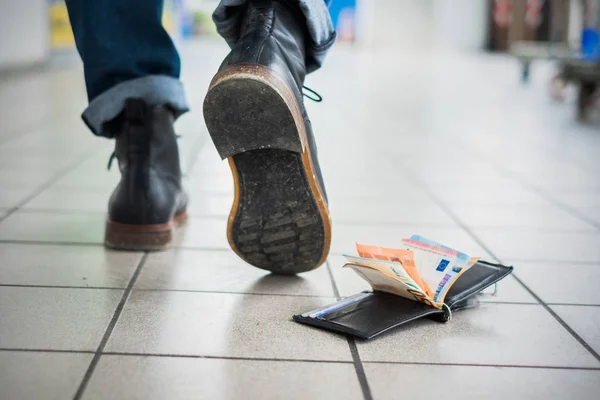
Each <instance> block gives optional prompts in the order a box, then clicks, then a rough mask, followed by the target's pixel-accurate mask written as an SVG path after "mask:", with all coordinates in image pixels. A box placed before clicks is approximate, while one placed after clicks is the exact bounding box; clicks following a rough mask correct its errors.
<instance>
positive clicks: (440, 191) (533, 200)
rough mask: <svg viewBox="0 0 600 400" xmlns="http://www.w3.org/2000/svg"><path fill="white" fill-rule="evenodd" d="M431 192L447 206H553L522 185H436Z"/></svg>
mask: <svg viewBox="0 0 600 400" xmlns="http://www.w3.org/2000/svg"><path fill="white" fill-rule="evenodd" d="M430 189H431V191H432V192H433V193H434V194H435V195H436V196H437V197H438V198H439V199H440V201H442V202H443V203H445V204H455V205H460V206H465V205H470V204H475V205H490V206H491V205H501V206H520V205H530V204H531V205H548V204H551V203H550V202H549V201H548V200H546V199H544V198H543V197H542V196H540V195H539V194H537V193H535V192H534V191H532V190H528V189H525V188H523V187H521V186H520V185H517V184H514V185H510V186H509V188H504V187H494V186H483V187H482V186H479V187H477V186H467V185H464V186H463V185H461V186H458V187H457V186H456V185H450V184H448V185H436V186H431V187H430Z"/></svg>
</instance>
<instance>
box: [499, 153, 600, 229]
mask: <svg viewBox="0 0 600 400" xmlns="http://www.w3.org/2000/svg"><path fill="white" fill-rule="evenodd" d="M490 163H491V165H493V166H494V167H495V168H496V169H498V170H499V171H501V173H503V174H504V175H505V176H506V177H508V178H510V179H512V180H514V181H515V182H517V183H518V184H520V185H521V186H524V187H526V188H528V189H529V190H531V191H532V192H534V193H536V194H537V195H539V196H540V197H541V198H543V199H545V200H547V201H548V202H550V203H551V204H553V205H555V206H556V207H558V208H560V209H562V210H563V211H566V212H567V213H569V214H570V215H571V216H573V217H575V218H577V219H578V220H580V221H582V222H585V223H586V224H588V225H591V226H592V227H594V228H596V230H600V224H599V223H598V222H596V221H594V220H593V219H592V218H589V217H588V216H587V215H585V214H583V213H581V212H579V210H577V208H575V207H573V206H571V205H569V204H567V203H563V202H562V201H560V200H559V199H557V198H556V197H554V196H552V195H551V194H549V193H548V192H547V191H545V190H544V189H543V188H540V187H539V186H536V185H534V184H532V183H530V182H528V181H521V180H520V179H519V178H517V177H516V175H515V173H514V172H512V171H510V170H507V169H505V168H504V167H502V166H501V165H499V164H497V163H496V162H493V161H490Z"/></svg>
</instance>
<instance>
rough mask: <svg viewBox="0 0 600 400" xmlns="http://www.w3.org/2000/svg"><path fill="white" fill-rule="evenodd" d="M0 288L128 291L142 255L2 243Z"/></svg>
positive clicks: (86, 248) (99, 247)
mask: <svg viewBox="0 0 600 400" xmlns="http://www.w3.org/2000/svg"><path fill="white" fill-rule="evenodd" d="M0 254H1V255H2V263H0V284H2V285H42V286H81V287H113V288H123V289H124V288H126V287H127V284H128V283H129V279H130V278H131V275H132V274H133V271H134V270H135V268H136V267H137V265H138V263H139V262H140V259H141V257H142V254H141V253H135V252H117V251H109V250H106V249H104V248H103V247H102V246H55V245H33V244H14V243H0Z"/></svg>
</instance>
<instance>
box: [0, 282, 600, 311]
mask: <svg viewBox="0 0 600 400" xmlns="http://www.w3.org/2000/svg"><path fill="white" fill-rule="evenodd" d="M0 287H14V288H41V289H86V290H121V291H124V290H126V288H124V287H118V286H73V285H64V286H61V285H34V284H31V285H30V284H20V283H0ZM131 291H133V292H165V293H205V294H235V295H241V296H278V297H302V298H318V299H327V298H331V299H337V300H339V299H340V298H341V297H342V296H340V295H339V293H337V287H335V288H334V292H335V294H334V296H327V295H319V294H289V293H250V292H233V291H225V290H200V289H198V290H194V289H154V288H132V289H131ZM479 302H480V303H482V304H509V305H522V306H541V304H539V303H535V302H526V301H487V300H479ZM546 304H548V305H550V306H573V307H600V304H582V303H546Z"/></svg>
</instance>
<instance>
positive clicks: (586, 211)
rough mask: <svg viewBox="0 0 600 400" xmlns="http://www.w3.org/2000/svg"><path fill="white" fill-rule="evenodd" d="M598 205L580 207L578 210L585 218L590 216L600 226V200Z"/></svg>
mask: <svg viewBox="0 0 600 400" xmlns="http://www.w3.org/2000/svg"><path fill="white" fill-rule="evenodd" d="M596 204H597V205H596V206H594V207H579V208H577V209H576V210H577V212H579V213H581V214H582V215H583V216H584V217H585V218H589V219H591V220H592V221H594V222H595V223H596V225H597V226H600V206H598V204H600V201H599V202H598V203H596Z"/></svg>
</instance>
